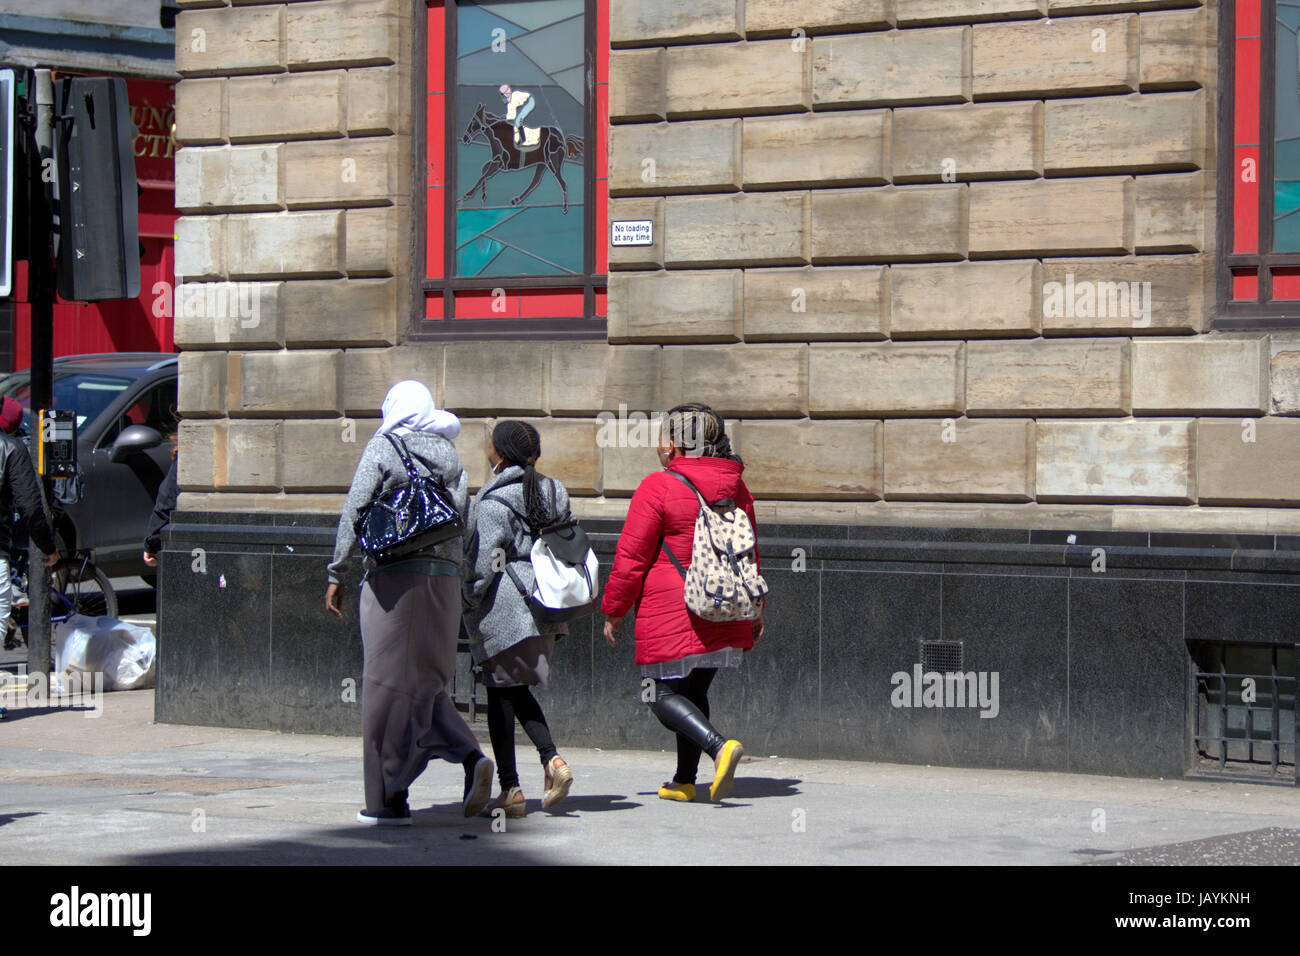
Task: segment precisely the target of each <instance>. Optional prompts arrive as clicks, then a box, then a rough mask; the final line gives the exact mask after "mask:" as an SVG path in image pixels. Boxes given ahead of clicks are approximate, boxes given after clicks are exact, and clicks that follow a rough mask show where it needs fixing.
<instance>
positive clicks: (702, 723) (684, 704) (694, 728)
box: [650, 667, 727, 784]
mask: <svg viewBox="0 0 1300 956" xmlns="http://www.w3.org/2000/svg"><path fill="white" fill-rule="evenodd" d="M716 674H717V669H716V668H712V667H697V668H695V669H694V670H693V671H691V672H690V673H689V674H687V675H686V676H685V677H681V678H678V679H676V680H656V681H655V699H654V700H653V701H652V702H651V704H650V712H651V713H652V714H654V715H655V716H656V717H658V718H659V723H661V724H663V725H664V726H665V727H667V728H668V729H669V730H671V731H672V732H673V733H675V734H676V735H677V772H676V773H675V774H673V781H674V782H676V783H691V784H693V783H695V773H696V771H697V770H698V769H699V766H700V753H701V752H703V753H706V754H708V755H709V756H710V757H716V756H717V755H718V751H719V750H721V749H722V745H723V744H725V743H726V742H727V738H726V737H724V736H722V734H720V733H718V732H717V731H716V730H714V729H713V725H712V724H711V723H709V696H708V695H709V685H710V684H712V683H713V678H714V675H716Z"/></svg>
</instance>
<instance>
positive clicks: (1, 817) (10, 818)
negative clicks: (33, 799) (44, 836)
mask: <svg viewBox="0 0 1300 956" xmlns="http://www.w3.org/2000/svg"><path fill="white" fill-rule="evenodd" d="M39 816H41V811H38V810H33V811H32V812H31V813H0V827H2V826H4V825H5V824H6V823H13V822H14V821H15V820H21V819H22V818H23V817H39Z"/></svg>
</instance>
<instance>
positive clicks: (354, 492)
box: [329, 432, 469, 583]
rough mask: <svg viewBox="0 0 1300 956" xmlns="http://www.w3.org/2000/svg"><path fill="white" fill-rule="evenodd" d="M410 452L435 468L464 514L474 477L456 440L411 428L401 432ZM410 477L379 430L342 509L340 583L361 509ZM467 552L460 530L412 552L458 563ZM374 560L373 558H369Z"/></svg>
mask: <svg viewBox="0 0 1300 956" xmlns="http://www.w3.org/2000/svg"><path fill="white" fill-rule="evenodd" d="M400 437H401V441H403V442H404V443H405V445H406V450H407V452H408V453H409V454H410V455H411V457H412V458H413V459H414V460H415V466H416V468H417V469H418V470H419V471H420V473H421V474H436V475H440V476H441V477H442V480H443V483H444V484H445V485H446V486H447V489H448V490H449V491H450V492H451V496H452V500H453V501H454V502H455V504H456V510H457V511H459V512H460V513H461V515H462V516H463V515H464V514H465V505H466V503H467V501H468V499H469V477H468V476H467V475H466V474H465V470H464V469H463V468H461V465H460V458H459V457H457V455H456V446H455V445H453V444H452V443H451V442H449V441H448V440H447V439H445V438H443V437H442V436H441V435H435V434H433V433H432V432H407V433H406V434H405V435H402V436H400ZM406 480H407V477H406V468H405V466H404V465H403V464H402V459H401V456H400V455H398V454H397V449H395V448H394V447H393V446H392V443H391V442H389V440H388V439H387V438H385V437H384V436H383V435H375V436H374V437H373V438H371V439H370V441H369V442H367V444H366V448H365V451H363V452H362V453H361V461H360V463H359V464H358V465H357V471H356V474H355V475H353V477H352V487H351V488H349V489H348V498H347V501H346V502H345V503H344V505H343V514H342V515H340V516H339V527H338V532H337V534H336V535H335V537H334V560H333V561H331V562H330V566H329V580H330V583H336V582H338V581H340V580H341V578H342V576H343V575H344V574H346V573H347V571H348V562H349V555H350V554H351V553H352V548H353V546H354V545H355V544H356V540H357V535H356V530H355V526H356V522H357V515H358V514H359V513H360V511H361V509H362V508H364V507H365V506H366V505H368V504H369V503H370V502H371V501H372V500H374V498H375V496H376V495H378V494H380V493H382V492H384V491H388V490H390V489H392V488H396V487H397V486H398V485H401V484H404V483H405V482H406ZM462 553H463V541H462V539H461V537H460V536H459V535H457V536H456V537H454V538H448V539H447V540H446V541H440V542H438V543H437V544H435V545H432V546H431V547H429V548H426V549H424V550H423V551H420V552H418V553H417V554H412V555H411V557H419V558H442V559H443V560H444V561H450V562H452V563H453V564H455V565H458V566H459V565H460V563H461V556H462ZM366 564H367V566H369V564H370V559H369V558H367V559H366Z"/></svg>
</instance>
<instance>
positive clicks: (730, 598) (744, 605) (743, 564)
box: [659, 471, 768, 621]
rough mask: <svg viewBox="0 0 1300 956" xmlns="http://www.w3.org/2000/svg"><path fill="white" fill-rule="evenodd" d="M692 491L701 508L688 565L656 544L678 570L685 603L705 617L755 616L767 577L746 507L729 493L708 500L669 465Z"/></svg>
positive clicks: (759, 614) (742, 618)
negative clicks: (738, 504) (759, 568)
mask: <svg viewBox="0 0 1300 956" xmlns="http://www.w3.org/2000/svg"><path fill="white" fill-rule="evenodd" d="M668 474H670V475H672V476H673V477H674V478H676V479H677V480H678V481H681V482H683V483H684V484H685V485H686V487H688V488H690V489H691V491H693V492H695V497H696V498H698V499H699V502H700V513H699V515H698V516H697V517H696V519H695V541H694V543H693V544H692V545H691V566H690V568H683V567H682V565H681V562H680V561H678V560H677V557H676V555H674V554H673V553H672V552H671V551H669V550H668V546H667V545H666V544H665V543H664V541H663V540H662V539H660V542H659V547H661V548H662V549H663V552H664V554H666V555H668V560H669V561H671V562H672V563H673V566H674V567H676V568H677V571H678V573H679V574H681V576H682V584H683V592H684V594H685V597H686V607H687V608H688V609H689V610H690V611H691V613H692V614H694V615H696V616H697V617H701V618H703V619H704V620H706V621H753V620H757V619H758V618H760V617H762V616H763V596H764V595H765V594H767V591H768V588H767V582H766V581H764V580H763V576H762V575H761V574H759V573H758V554H757V550H756V545H757V540H756V536H755V534H754V526H753V525H751V524H750V523H749V515H747V514H745V509H743V508H741V507H738V506H737V505H736V502H735V501H734V500H732V499H731V498H724V499H722V500H721V501H716V502H713V503H712V504H710V503H709V502H707V501H705V500H704V496H703V495H702V494H700V490H699V489H698V488H696V487H695V485H694V484H693V483H692V482H691V480H690V479H689V478H687V477H686V476H685V475H682V474H678V473H677V472H675V471H670V472H668Z"/></svg>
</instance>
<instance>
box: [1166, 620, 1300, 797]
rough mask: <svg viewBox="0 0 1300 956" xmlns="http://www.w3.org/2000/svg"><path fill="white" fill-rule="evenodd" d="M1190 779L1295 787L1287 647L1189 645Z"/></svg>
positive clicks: (1299, 730) (1298, 731) (1298, 721)
mask: <svg viewBox="0 0 1300 956" xmlns="http://www.w3.org/2000/svg"><path fill="white" fill-rule="evenodd" d="M1192 658H1193V661H1194V662H1195V664H1196V666H1195V668H1194V669H1193V671H1192V674H1191V679H1192V682H1193V683H1192V694H1193V698H1192V699H1193V703H1194V707H1195V710H1194V712H1193V715H1192V728H1193V739H1192V745H1193V748H1194V750H1195V753H1196V760H1195V762H1194V764H1193V767H1192V768H1191V769H1192V771H1193V773H1196V774H1198V775H1205V776H1222V777H1227V778H1229V779H1234V778H1238V777H1249V778H1252V779H1267V780H1271V781H1276V782H1279V783H1281V782H1287V783H1290V784H1292V785H1293V786H1300V765H1297V762H1296V739H1297V737H1300V712H1297V709H1296V685H1297V680H1296V653H1295V649H1294V647H1285V646H1280V647H1260V646H1252V645H1241V644H1194V645H1193V646H1192Z"/></svg>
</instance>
